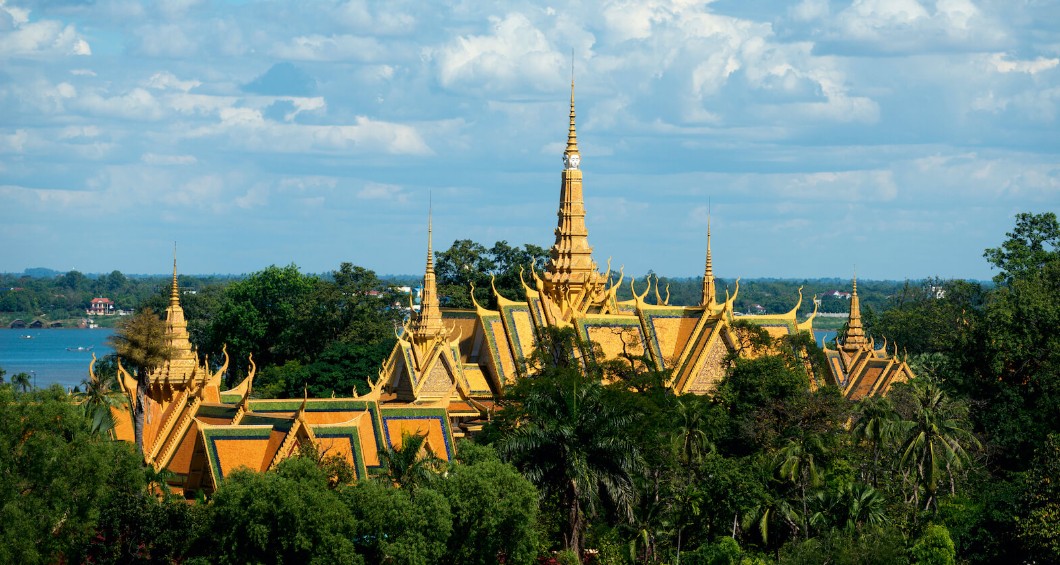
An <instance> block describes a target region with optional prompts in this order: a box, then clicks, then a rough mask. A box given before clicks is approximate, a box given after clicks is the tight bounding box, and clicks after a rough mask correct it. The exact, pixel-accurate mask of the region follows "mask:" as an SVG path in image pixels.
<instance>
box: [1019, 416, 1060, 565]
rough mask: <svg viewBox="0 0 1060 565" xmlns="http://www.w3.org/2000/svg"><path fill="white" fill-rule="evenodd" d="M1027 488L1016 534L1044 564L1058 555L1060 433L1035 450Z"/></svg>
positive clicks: (1059, 532) (1059, 549)
mask: <svg viewBox="0 0 1060 565" xmlns="http://www.w3.org/2000/svg"><path fill="white" fill-rule="evenodd" d="M1026 486H1027V488H1026V490H1025V491H1024V495H1023V497H1022V499H1023V500H1022V502H1023V508H1024V515H1023V516H1021V517H1020V520H1019V534H1018V535H1019V538H1020V540H1021V541H1022V542H1023V543H1024V545H1025V546H1027V548H1028V550H1029V551H1030V553H1031V555H1033V556H1034V557H1036V558H1038V559H1039V560H1041V562H1043V563H1044V562H1046V561H1048V560H1049V559H1051V558H1055V557H1056V556H1057V555H1060V434H1052V435H1050V436H1049V438H1048V439H1047V441H1046V442H1045V444H1044V445H1042V446H1041V447H1040V448H1039V449H1038V452H1037V453H1036V454H1035V458H1034V464H1033V465H1032V467H1031V470H1030V472H1029V473H1028V477H1027V485H1026Z"/></svg>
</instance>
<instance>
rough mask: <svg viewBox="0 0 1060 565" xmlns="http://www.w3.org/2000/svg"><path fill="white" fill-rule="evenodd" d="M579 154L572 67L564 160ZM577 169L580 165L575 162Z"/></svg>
mask: <svg viewBox="0 0 1060 565" xmlns="http://www.w3.org/2000/svg"><path fill="white" fill-rule="evenodd" d="M577 154H578V131H577V129H575V127H574V70H573V68H572V69H571V78H570V126H568V128H567V149H566V150H565V151H564V152H563V155H564V160H565V161H568V162H569V160H570V156H571V155H577ZM574 168H575V169H577V168H578V165H577V164H575V166H574Z"/></svg>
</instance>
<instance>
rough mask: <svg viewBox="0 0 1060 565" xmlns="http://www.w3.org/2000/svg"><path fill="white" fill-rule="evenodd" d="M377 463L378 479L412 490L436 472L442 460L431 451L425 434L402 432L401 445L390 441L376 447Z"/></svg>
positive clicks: (433, 476)
mask: <svg viewBox="0 0 1060 565" xmlns="http://www.w3.org/2000/svg"><path fill="white" fill-rule="evenodd" d="M379 464H380V465H381V466H382V467H383V473H382V475H380V478H381V479H382V480H384V481H386V482H388V483H390V484H391V485H396V486H397V487H399V488H403V489H408V490H410V491H415V490H416V489H417V488H418V487H421V486H424V485H427V484H429V483H430V482H431V481H433V480H434V479H435V477H437V476H438V472H439V471H440V469H441V467H442V460H441V459H439V458H438V457H436V456H435V455H434V452H433V451H431V448H430V446H429V445H428V444H427V436H426V435H421V434H409V433H404V434H402V435H401V447H398V448H396V449H395V448H394V446H392V445H390V446H387V447H386V449H382V450H380V451H379Z"/></svg>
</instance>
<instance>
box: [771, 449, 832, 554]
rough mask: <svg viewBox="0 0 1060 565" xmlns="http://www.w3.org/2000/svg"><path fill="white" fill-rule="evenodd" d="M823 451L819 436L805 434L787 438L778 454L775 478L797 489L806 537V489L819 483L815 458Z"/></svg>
mask: <svg viewBox="0 0 1060 565" xmlns="http://www.w3.org/2000/svg"><path fill="white" fill-rule="evenodd" d="M823 453H824V444H823V443H822V442H821V438H820V437H818V436H817V435H814V434H806V435H804V436H802V437H801V438H791V439H790V440H788V444H787V445H786V446H784V448H783V449H781V450H780V452H779V454H778V464H777V468H776V475H777V478H779V479H781V480H783V481H785V482H789V483H791V484H793V485H795V487H796V488H798V489H799V496H800V498H801V499H802V516H801V522H802V530H803V535H804V536H805V537H806V538H807V539H808V538H809V536H810V528H809V518H810V516H809V504H808V498H807V493H806V489H807V487H816V486H818V485H820V484H821V475H820V473H819V472H818V470H817V458H818V457H819V456H820V455H822V454H823Z"/></svg>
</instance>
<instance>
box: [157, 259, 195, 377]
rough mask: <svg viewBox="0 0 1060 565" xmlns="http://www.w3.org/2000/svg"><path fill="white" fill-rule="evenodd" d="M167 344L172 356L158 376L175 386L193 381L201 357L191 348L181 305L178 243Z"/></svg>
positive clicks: (171, 291)
mask: <svg viewBox="0 0 1060 565" xmlns="http://www.w3.org/2000/svg"><path fill="white" fill-rule="evenodd" d="M165 341H166V345H168V346H169V348H170V350H171V357H170V359H169V360H168V361H166V363H165V364H164V365H163V366H162V367H160V368H159V369H158V372H157V373H156V374H157V375H158V378H160V379H162V378H165V379H168V380H169V382H170V383H171V384H173V385H174V386H180V385H185V384H188V383H190V382H191V380H192V377H193V375H194V374H195V371H196V369H197V368H198V365H199V359H198V357H197V356H196V355H195V352H194V351H192V348H191V340H190V336H189V335H188V321H187V320H186V319H184V309H183V308H181V306H180V286H179V285H178V283H177V244H176V243H175V242H174V243H173V286H172V287H171V289H170V292H169V307H168V308H166V335H165Z"/></svg>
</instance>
